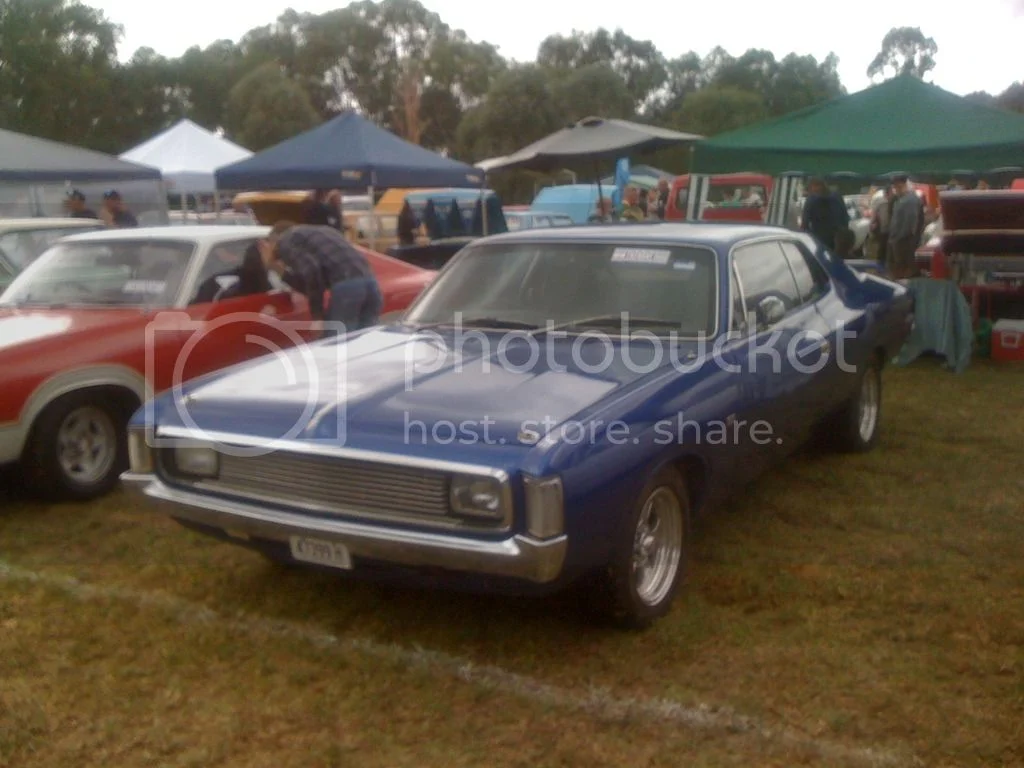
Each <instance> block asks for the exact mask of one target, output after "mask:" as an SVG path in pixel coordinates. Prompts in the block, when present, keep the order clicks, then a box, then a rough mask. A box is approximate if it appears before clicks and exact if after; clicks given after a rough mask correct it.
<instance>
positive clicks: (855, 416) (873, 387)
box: [828, 359, 882, 453]
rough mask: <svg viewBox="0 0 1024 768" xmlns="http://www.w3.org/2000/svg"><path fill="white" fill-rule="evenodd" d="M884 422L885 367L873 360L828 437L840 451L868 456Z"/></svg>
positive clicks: (833, 421) (836, 418)
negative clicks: (883, 368)
mask: <svg viewBox="0 0 1024 768" xmlns="http://www.w3.org/2000/svg"><path fill="white" fill-rule="evenodd" d="M866 409H868V412H866ZM881 421H882V366H881V364H880V363H879V361H878V360H877V359H872V360H870V361H869V362H868V363H867V364H866V365H865V366H864V370H863V371H861V373H860V375H859V377H858V379H857V389H856V390H855V391H854V393H853V395H851V396H850V399H849V400H848V401H847V403H846V404H845V405H844V406H843V408H842V409H841V410H840V411H839V412H838V413H837V414H836V415H835V417H834V418H833V419H832V421H831V424H830V425H829V430H828V435H829V438H830V439H831V442H832V444H833V446H834V447H835V448H836V449H837V450H839V451H842V452H844V453H866V452H867V451H870V450H871V449H872V448H874V447H875V445H877V443H878V433H879V431H880V427H881Z"/></svg>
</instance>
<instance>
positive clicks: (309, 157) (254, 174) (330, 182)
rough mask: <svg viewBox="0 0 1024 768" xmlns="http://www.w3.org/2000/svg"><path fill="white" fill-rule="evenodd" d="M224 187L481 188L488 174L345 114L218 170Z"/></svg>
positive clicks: (221, 185) (218, 176) (367, 121)
mask: <svg viewBox="0 0 1024 768" xmlns="http://www.w3.org/2000/svg"><path fill="white" fill-rule="evenodd" d="M215 175H216V177H217V187H218V189H230V190H250V189H311V188H317V189H367V188H369V187H371V186H373V187H378V188H381V189H385V188H388V187H480V186H481V185H482V184H483V172H482V171H480V170H479V169H477V168H474V167H473V166H471V165H466V164H465V163H460V162H458V161H457V160H451V159H449V158H447V157H442V156H441V155H438V154H436V153H435V152H431V151H430V150H428V149H424V148H423V147H420V146H417V145H415V144H411V143H409V142H408V141H405V140H404V139H400V138H398V137H397V136H395V135H394V134H393V133H390V132H388V131H386V130H384V129H383V128H379V127H378V126H376V125H374V124H373V123H372V122H370V121H369V120H367V119H366V118H364V117H362V116H361V115H358V114H356V113H355V112H345V113H342V114H340V115H338V116H337V117H335V118H333V119H331V120H328V121H327V122H326V123H324V124H323V125H321V126H319V127H317V128H314V129H312V130H310V131H306V133H300V134H299V135H298V136H293V137H292V138H290V139H288V140H286V141H283V142H281V143H280V144H276V145H275V146H273V147H270V148H269V149H265V150H263V151H262V152H258V153H256V154H255V155H253V156H252V157H250V158H247V159H246V160H240V161H239V162H237V163H232V164H231V165H227V166H224V167H223V168H218V169H217V171H216V174H215Z"/></svg>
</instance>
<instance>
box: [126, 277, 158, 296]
mask: <svg viewBox="0 0 1024 768" xmlns="http://www.w3.org/2000/svg"><path fill="white" fill-rule="evenodd" d="M165 288H167V281H166V280H129V281H128V282H126V283H125V284H124V288H122V289H121V290H122V292H124V293H144V294H147V295H150V296H159V295H160V294H161V293H163V292H164V289H165Z"/></svg>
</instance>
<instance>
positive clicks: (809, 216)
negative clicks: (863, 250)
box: [800, 179, 850, 250]
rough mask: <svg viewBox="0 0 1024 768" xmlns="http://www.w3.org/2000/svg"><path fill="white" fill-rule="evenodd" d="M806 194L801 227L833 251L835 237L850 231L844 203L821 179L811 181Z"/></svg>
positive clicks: (848, 215) (848, 217)
mask: <svg viewBox="0 0 1024 768" xmlns="http://www.w3.org/2000/svg"><path fill="white" fill-rule="evenodd" d="M808 193H809V194H808V195H807V200H806V201H805V202H804V210H803V213H802V214H801V217H800V222H801V226H802V227H803V229H804V230H805V231H806V232H808V233H809V234H811V235H813V236H814V237H815V238H817V240H818V241H819V242H821V243H822V244H823V245H824V246H825V247H826V248H828V249H829V250H835V248H836V246H837V244H838V243H837V237H845V234H846V232H848V231H849V229H850V214H849V213H848V212H847V210H846V203H844V202H843V198H842V197H840V196H839V194H838V193H836V192H833V191H832V190H830V189H829V188H828V187H827V186H826V185H825V182H824V180H823V179H811V181H810V184H808Z"/></svg>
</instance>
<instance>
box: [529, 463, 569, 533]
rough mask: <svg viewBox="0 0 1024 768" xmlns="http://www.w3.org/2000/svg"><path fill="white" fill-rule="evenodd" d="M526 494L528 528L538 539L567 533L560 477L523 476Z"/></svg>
mask: <svg viewBox="0 0 1024 768" xmlns="http://www.w3.org/2000/svg"><path fill="white" fill-rule="evenodd" d="M523 485H524V491H525V495H526V530H527V531H529V533H530V535H531V536H534V537H536V538H538V539H552V538H554V537H556V536H561V535H562V534H563V533H565V502H564V499H563V496H562V479H561V478H560V477H546V478H537V477H530V476H529V475H524V476H523Z"/></svg>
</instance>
